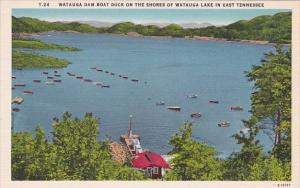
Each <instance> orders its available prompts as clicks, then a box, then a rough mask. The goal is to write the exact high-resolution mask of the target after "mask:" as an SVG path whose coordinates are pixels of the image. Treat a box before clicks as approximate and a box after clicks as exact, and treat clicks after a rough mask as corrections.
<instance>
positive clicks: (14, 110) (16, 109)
mask: <svg viewBox="0 0 300 188" xmlns="http://www.w3.org/2000/svg"><path fill="white" fill-rule="evenodd" d="M12 111H13V112H20V109H19V108H12Z"/></svg>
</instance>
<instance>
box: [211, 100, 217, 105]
mask: <svg viewBox="0 0 300 188" xmlns="http://www.w3.org/2000/svg"><path fill="white" fill-rule="evenodd" d="M209 102H210V103H215V104H218V103H219V101H216V100H210V101H209Z"/></svg>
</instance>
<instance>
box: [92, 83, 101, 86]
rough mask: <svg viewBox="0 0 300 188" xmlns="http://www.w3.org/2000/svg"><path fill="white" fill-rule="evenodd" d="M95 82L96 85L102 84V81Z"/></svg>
mask: <svg viewBox="0 0 300 188" xmlns="http://www.w3.org/2000/svg"><path fill="white" fill-rule="evenodd" d="M93 84H95V85H96V86H101V85H102V82H93Z"/></svg>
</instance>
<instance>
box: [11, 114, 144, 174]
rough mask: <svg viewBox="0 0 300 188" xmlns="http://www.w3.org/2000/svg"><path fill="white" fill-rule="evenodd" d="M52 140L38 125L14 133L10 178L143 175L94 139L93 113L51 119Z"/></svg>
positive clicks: (97, 128)
mask: <svg viewBox="0 0 300 188" xmlns="http://www.w3.org/2000/svg"><path fill="white" fill-rule="evenodd" d="M53 129H54V130H53V132H52V135H53V136H52V142H48V141H47V139H46V138H45V134H44V132H43V130H42V129H41V128H37V129H36V131H35V137H34V138H33V137H32V135H31V134H30V133H26V132H21V133H13V136H12V179H13V180H96V179H97V180H142V179H145V177H144V175H143V174H142V173H140V172H138V171H136V170H134V169H131V168H129V167H128V166H127V165H121V164H119V163H117V162H116V161H114V160H112V156H111V155H110V152H109V147H108V142H107V141H102V142H99V141H98V140H97V135H98V133H99V124H98V121H97V119H95V118H94V117H93V116H92V114H86V115H85V116H84V117H83V118H82V119H78V118H72V117H71V114H69V113H64V114H63V116H62V118H60V119H57V118H56V119H54V123H53Z"/></svg>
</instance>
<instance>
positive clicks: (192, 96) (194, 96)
mask: <svg viewBox="0 0 300 188" xmlns="http://www.w3.org/2000/svg"><path fill="white" fill-rule="evenodd" d="M197 97H198V95H196V94H192V95H188V96H187V98H188V99H195V98H197Z"/></svg>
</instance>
